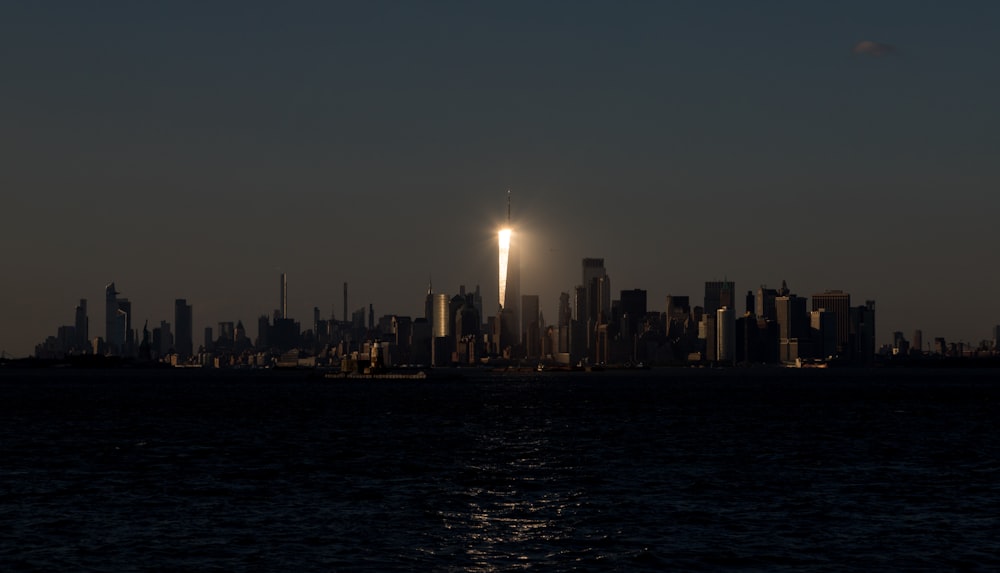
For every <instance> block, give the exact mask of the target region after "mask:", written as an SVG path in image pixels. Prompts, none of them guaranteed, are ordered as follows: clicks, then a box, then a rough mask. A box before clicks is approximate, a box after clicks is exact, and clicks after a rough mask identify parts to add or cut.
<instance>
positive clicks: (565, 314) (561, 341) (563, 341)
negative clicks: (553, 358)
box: [554, 292, 573, 354]
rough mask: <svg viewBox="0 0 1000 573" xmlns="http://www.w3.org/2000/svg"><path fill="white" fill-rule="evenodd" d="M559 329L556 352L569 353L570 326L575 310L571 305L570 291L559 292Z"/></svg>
mask: <svg viewBox="0 0 1000 573" xmlns="http://www.w3.org/2000/svg"><path fill="white" fill-rule="evenodd" d="M557 321H558V322H557V325H558V328H559V331H558V333H557V340H556V344H555V350H554V352H557V353H561V354H567V353H569V328H570V324H572V322H573V310H572V308H571V307H570V305H569V293H568V292H561V293H559V314H558V319H557Z"/></svg>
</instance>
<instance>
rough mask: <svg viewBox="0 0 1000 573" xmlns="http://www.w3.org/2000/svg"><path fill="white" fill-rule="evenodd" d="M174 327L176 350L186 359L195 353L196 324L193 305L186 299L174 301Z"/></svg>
mask: <svg viewBox="0 0 1000 573" xmlns="http://www.w3.org/2000/svg"><path fill="white" fill-rule="evenodd" d="M174 329H175V330H176V333H175V334H174V351H175V352H177V354H178V356H180V358H181V359H182V360H186V359H187V358H189V357H191V355H192V354H193V353H194V324H193V321H192V313H191V305H190V304H188V303H187V300H186V299H183V298H179V299H177V300H175V301H174Z"/></svg>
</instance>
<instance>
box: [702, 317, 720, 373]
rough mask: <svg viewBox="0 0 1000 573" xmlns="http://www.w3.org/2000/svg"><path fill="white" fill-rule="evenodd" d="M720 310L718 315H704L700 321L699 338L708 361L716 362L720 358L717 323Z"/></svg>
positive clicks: (703, 354)
mask: <svg viewBox="0 0 1000 573" xmlns="http://www.w3.org/2000/svg"><path fill="white" fill-rule="evenodd" d="M717 312H718V309H716V313H712V314H708V313H707V312H706V313H705V314H703V315H702V317H701V320H700V321H698V338H700V339H701V340H702V342H703V344H704V345H705V346H704V352H703V353H702V356H703V357H704V359H705V360H707V361H714V360H715V359H716V358H718V346H719V335H718V328H717V326H718V325H717V324H716V321H717V320H718V314H717Z"/></svg>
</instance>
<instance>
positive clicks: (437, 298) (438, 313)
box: [431, 293, 451, 338]
mask: <svg viewBox="0 0 1000 573" xmlns="http://www.w3.org/2000/svg"><path fill="white" fill-rule="evenodd" d="M448 303H449V301H448V295H446V294H444V293H440V294H435V295H434V296H433V311H432V312H433V314H432V317H433V318H432V321H431V332H432V333H433V336H434V338H443V337H445V336H448V335H449V334H451V325H450V324H449V320H448V314H449V312H448V306H449V304H448Z"/></svg>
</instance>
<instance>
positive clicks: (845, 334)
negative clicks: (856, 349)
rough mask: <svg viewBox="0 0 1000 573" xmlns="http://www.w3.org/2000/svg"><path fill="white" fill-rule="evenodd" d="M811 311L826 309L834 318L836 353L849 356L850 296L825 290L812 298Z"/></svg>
mask: <svg viewBox="0 0 1000 573" xmlns="http://www.w3.org/2000/svg"><path fill="white" fill-rule="evenodd" d="M812 309H813V310H819V309H826V310H827V311H829V312H832V313H833V315H834V316H835V319H834V321H835V322H836V325H837V353H838V354H841V355H842V356H849V355H850V352H851V345H850V344H849V336H850V332H851V328H850V320H851V295H850V294H848V293H846V292H844V291H842V290H827V291H824V292H822V293H820V294H814V295H813V296H812Z"/></svg>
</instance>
